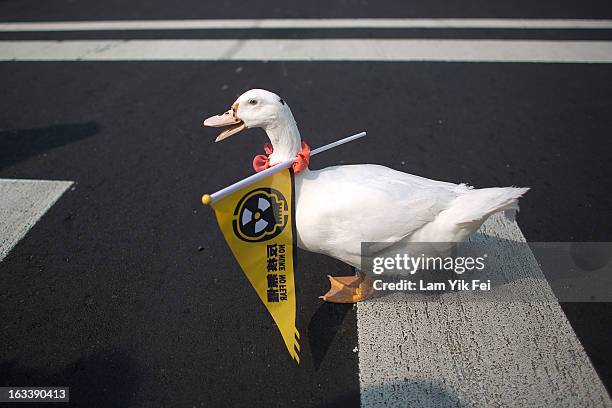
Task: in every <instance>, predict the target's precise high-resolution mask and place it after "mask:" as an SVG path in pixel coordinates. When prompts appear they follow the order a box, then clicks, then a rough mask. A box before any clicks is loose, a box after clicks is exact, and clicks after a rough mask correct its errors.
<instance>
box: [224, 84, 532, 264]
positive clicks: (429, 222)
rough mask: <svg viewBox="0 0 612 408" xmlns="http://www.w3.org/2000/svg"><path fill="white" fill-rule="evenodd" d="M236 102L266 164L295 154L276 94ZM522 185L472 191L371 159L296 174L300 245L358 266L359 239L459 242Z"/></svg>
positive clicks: (286, 113)
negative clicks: (265, 141)
mask: <svg viewBox="0 0 612 408" xmlns="http://www.w3.org/2000/svg"><path fill="white" fill-rule="evenodd" d="M236 103H238V104H239V108H238V116H239V117H240V118H241V119H242V120H243V121H244V122H245V123H246V124H247V126H248V127H261V128H263V129H264V130H265V131H266V133H267V135H268V137H269V139H270V142H271V143H272V146H273V148H274V154H273V155H272V156H271V157H270V159H271V163H272V164H274V163H278V162H282V161H285V160H288V159H290V158H291V157H293V156H295V155H296V154H297V153H298V151H299V150H300V143H301V138H300V133H299V131H298V128H297V125H296V123H295V120H294V119H293V115H292V114H291V110H290V109H289V107H288V106H287V104H286V103H285V102H284V101H282V100H281V99H280V97H278V95H276V94H273V93H271V92H268V91H264V90H251V91H247V92H246V93H245V94H243V95H242V96H241V97H239V98H238V100H237V101H236ZM527 190H528V189H527V188H515V187H507V188H485V189H473V188H472V187H469V186H467V185H465V184H453V183H446V182H441V181H435V180H430V179H426V178H423V177H419V176H414V175H411V174H407V173H402V172H399V171H396V170H392V169H390V168H387V167H383V166H378V165H373V164H363V165H352V166H335V167H329V168H326V169H322V170H317V171H310V170H306V171H304V172H303V173H301V174H298V175H296V178H295V197H296V227H297V239H298V245H299V246H300V247H301V248H303V249H306V250H309V251H313V252H318V253H323V254H327V255H330V256H332V257H334V258H337V259H339V260H341V261H343V262H346V263H348V264H350V265H353V266H356V267H358V266H359V264H360V253H361V243H362V242H382V243H389V245H391V244H392V243H394V242H400V243H401V242H456V241H463V240H465V239H467V237H468V236H469V235H470V234H472V233H473V232H475V231H476V230H477V229H478V228H479V227H480V226H481V225H482V223H483V222H484V221H485V220H486V219H487V217H489V216H490V215H491V214H493V213H495V212H498V211H505V212H506V213H507V214H508V213H513V212H515V211H516V210H518V198H519V197H521V196H522V195H523V194H525V193H526V192H527ZM380 248H381V250H382V249H384V248H385V245H384V244H381V245H380Z"/></svg>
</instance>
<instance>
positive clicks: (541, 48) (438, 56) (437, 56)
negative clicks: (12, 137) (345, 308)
mask: <svg viewBox="0 0 612 408" xmlns="http://www.w3.org/2000/svg"><path fill="white" fill-rule="evenodd" d="M0 61H388V62H402V61H441V62H451V61H456V62H548V63H612V41H536V40H432V39H426V40H423V39H421V40H416V39H325V40H320V39H314V40H313V39H310V40H307V39H301V40H287V39H256V40H242V39H234V40H72V41H0Z"/></svg>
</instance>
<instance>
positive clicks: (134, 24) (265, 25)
mask: <svg viewBox="0 0 612 408" xmlns="http://www.w3.org/2000/svg"><path fill="white" fill-rule="evenodd" d="M322 28H323V29H389V28H395V29H410V28H415V29H423V28H426V29H437V28H442V29H484V28H486V29H562V30H565V29H571V30H575V29H612V20H596V19H512V18H497V19H487V18H438V19H433V18H329V19H301V18H295V19H207V20H203V19H191V20H114V21H52V22H22V23H11V22H5V23H0V32H27V31H30V32H34V31H38V32H41V31H115V30H219V29H221V30H226V29H253V30H258V29H259V30H261V29H322Z"/></svg>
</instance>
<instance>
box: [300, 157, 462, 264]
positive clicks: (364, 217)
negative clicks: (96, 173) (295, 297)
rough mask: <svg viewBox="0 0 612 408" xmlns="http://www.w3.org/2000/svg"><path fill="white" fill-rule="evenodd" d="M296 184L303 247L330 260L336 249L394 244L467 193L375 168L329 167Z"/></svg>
mask: <svg viewBox="0 0 612 408" xmlns="http://www.w3.org/2000/svg"><path fill="white" fill-rule="evenodd" d="M296 181H297V182H296V187H297V192H298V194H299V196H298V202H297V210H298V213H297V222H298V228H299V229H300V230H304V231H305V232H306V235H307V236H305V237H304V238H306V240H307V242H305V244H306V245H312V246H314V247H316V248H315V249H317V250H318V251H317V252H324V253H329V254H331V255H334V254H333V253H331V252H330V251H338V249H339V248H346V250H349V248H350V251H351V252H353V251H357V252H359V251H360V243H361V242H382V243H392V242H396V241H399V240H401V239H403V238H404V237H406V236H409V235H411V234H413V233H414V232H415V231H417V230H418V229H420V228H422V227H423V226H424V225H425V224H427V223H429V222H431V221H433V220H434V218H435V217H436V216H437V215H438V214H439V213H440V212H441V211H443V210H445V209H446V208H448V206H449V204H450V202H451V201H452V200H454V199H455V198H456V197H457V196H458V195H460V194H462V193H463V192H465V191H467V190H468V189H469V187H467V186H465V185H457V184H453V183H445V182H440V181H435V180H430V179H426V178H423V177H418V176H413V175H411V174H407V173H402V172H399V171H396V170H392V169H390V168H387V167H384V166H377V165H354V166H336V167H329V168H326V169H323V170H318V171H310V172H307V173H305V174H304V175H303V176H301V179H300V178H298V179H297V180H296ZM305 217H310V218H312V219H311V220H307V219H304V218H305ZM300 226H301V227H302V228H300ZM300 235H304V234H302V231H300ZM307 249H310V248H307ZM341 250H342V251H344V250H345V249H341Z"/></svg>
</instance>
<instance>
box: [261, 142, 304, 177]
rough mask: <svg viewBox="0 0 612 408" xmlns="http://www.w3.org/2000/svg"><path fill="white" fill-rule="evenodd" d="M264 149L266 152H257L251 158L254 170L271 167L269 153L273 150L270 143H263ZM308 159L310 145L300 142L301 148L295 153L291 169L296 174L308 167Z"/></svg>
mask: <svg viewBox="0 0 612 408" xmlns="http://www.w3.org/2000/svg"><path fill="white" fill-rule="evenodd" d="M264 151H265V152H266V154H258V155H257V156H255V157H254V158H253V168H254V169H255V171H256V172H258V173H259V172H260V171H264V170H265V169H269V168H270V167H272V165H270V157H269V156H270V155H271V154H272V152H273V151H274V149H273V148H272V145H271V144H270V143H266V144H265V145H264ZM309 161H310V147H309V146H308V145H307V144H306V143H305V142H302V150H300V152H299V153H298V154H297V159H296V160H295V162H293V165H292V167H293V171H294V172H295V173H296V174H297V173H299V172H301V171H303V170H304V169H307V168H308V162H309Z"/></svg>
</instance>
